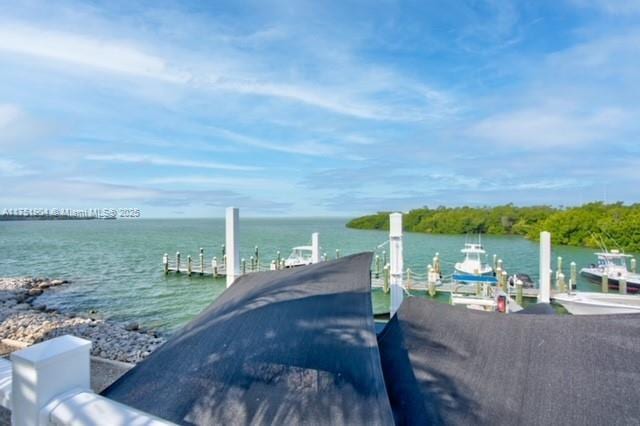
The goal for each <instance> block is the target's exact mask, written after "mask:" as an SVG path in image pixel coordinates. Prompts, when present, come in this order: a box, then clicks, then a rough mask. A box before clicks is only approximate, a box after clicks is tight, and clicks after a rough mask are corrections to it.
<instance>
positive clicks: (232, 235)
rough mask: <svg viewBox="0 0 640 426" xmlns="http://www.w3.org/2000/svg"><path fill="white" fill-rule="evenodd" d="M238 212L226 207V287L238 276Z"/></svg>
mask: <svg viewBox="0 0 640 426" xmlns="http://www.w3.org/2000/svg"><path fill="white" fill-rule="evenodd" d="M239 216H240V214H239V210H238V208H236V207H227V217H226V222H225V224H226V234H225V245H226V255H227V260H226V265H225V267H226V274H227V287H230V286H231V284H233V282H234V281H235V279H236V277H237V276H238V275H240V273H239V272H240V247H239V246H238V225H239Z"/></svg>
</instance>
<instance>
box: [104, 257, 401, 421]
mask: <svg viewBox="0 0 640 426" xmlns="http://www.w3.org/2000/svg"><path fill="white" fill-rule="evenodd" d="M370 265H371V254H370V253H364V254H359V255H354V256H349V257H344V258H341V259H339V260H336V261H331V262H322V263H320V264H316V265H311V266H305V267H300V268H295V269H290V270H284V271H273V272H261V273H253V274H248V275H245V276H243V277H241V278H239V279H238V280H237V281H236V282H235V283H234V284H233V285H232V286H231V287H230V288H229V289H227V290H226V291H225V292H224V293H223V294H222V295H221V296H220V297H219V298H218V299H216V300H215V302H213V303H212V304H211V306H209V307H208V308H207V309H206V310H205V311H203V312H202V313H201V314H200V315H199V316H198V317H197V318H196V319H194V320H193V321H192V322H191V323H189V324H188V325H187V326H186V327H185V328H184V329H183V330H182V331H179V332H177V333H176V334H175V335H174V336H173V337H172V338H171V339H169V341H167V342H166V343H165V344H164V345H163V346H161V347H160V348H158V349H157V350H156V351H155V352H153V353H152V354H151V355H150V356H149V357H148V358H147V359H146V360H144V361H142V362H141V363H140V364H138V365H137V366H136V367H134V368H133V369H131V370H130V371H129V372H128V373H126V374H125V375H124V376H123V377H121V378H120V379H119V380H117V381H116V382H115V383H114V384H112V385H111V386H110V387H109V388H107V389H106V390H105V391H104V392H103V395H105V396H107V397H109V398H112V399H114V400H116V401H120V402H122V403H125V404H127V405H130V406H133V407H135V408H138V409H140V410H143V411H146V412H148V413H151V414H154V415H157V416H159V417H162V418H164V419H167V420H170V421H172V422H175V423H178V424H196V425H214V424H224V425H228V424H233V425H237V424H274V425H294V424H331V425H362V424H367V425H375V424H386V425H388V424H392V423H393V415H392V411H391V407H390V404H389V399H388V397H387V393H386V389H385V385H384V380H383V375H382V369H381V364H380V356H379V352H378V347H377V342H376V336H375V332H374V322H373V312H372V305H371V279H370Z"/></svg>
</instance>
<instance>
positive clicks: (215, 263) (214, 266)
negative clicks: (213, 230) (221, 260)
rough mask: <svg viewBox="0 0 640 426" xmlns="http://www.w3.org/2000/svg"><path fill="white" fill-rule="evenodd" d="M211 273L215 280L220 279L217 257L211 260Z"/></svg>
mask: <svg viewBox="0 0 640 426" xmlns="http://www.w3.org/2000/svg"><path fill="white" fill-rule="evenodd" d="M211 273H213V278H218V258H217V257H215V256H213V259H211Z"/></svg>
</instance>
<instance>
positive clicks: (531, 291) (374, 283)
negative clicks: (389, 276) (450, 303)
mask: <svg viewBox="0 0 640 426" xmlns="http://www.w3.org/2000/svg"><path fill="white" fill-rule="evenodd" d="M404 285H405V287H406V288H407V290H408V291H416V292H419V291H424V292H428V291H429V286H428V283H427V282H426V281H418V280H413V281H407V280H405V281H404ZM371 287H372V288H375V289H384V288H385V283H384V278H382V277H381V278H375V274H374V275H373V276H372V278H371ZM435 290H436V291H437V292H438V293H457V294H464V295H473V294H477V293H478V284H461V283H441V284H436V285H435ZM513 293H514V294H515V290H514V291H513ZM522 293H523V296H524V297H530V298H535V297H538V289H537V288H523V289H522Z"/></svg>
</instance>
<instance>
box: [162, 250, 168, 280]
mask: <svg viewBox="0 0 640 426" xmlns="http://www.w3.org/2000/svg"><path fill="white" fill-rule="evenodd" d="M162 267H163V268H164V274H165V275H167V274H168V273H169V255H168V254H167V253H165V254H164V256H162Z"/></svg>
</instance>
